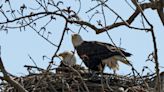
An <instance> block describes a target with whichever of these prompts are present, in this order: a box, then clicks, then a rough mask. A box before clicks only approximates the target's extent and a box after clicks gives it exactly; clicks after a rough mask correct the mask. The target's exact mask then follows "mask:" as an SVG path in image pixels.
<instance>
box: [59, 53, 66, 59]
mask: <svg viewBox="0 0 164 92" xmlns="http://www.w3.org/2000/svg"><path fill="white" fill-rule="evenodd" d="M58 56H60V57H62V58H64V57H65V56H66V54H65V53H60V54H59V55H58Z"/></svg>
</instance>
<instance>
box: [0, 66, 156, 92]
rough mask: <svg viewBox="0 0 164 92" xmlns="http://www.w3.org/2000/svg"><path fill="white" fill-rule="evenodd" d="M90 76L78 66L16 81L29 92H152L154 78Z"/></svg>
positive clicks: (5, 88) (8, 91)
mask: <svg viewBox="0 0 164 92" xmlns="http://www.w3.org/2000/svg"><path fill="white" fill-rule="evenodd" d="M72 69H73V70H72ZM91 76H92V75H91V74H90V73H89V72H88V70H86V69H85V68H84V67H81V66H79V65H76V66H74V67H72V68H70V67H59V68H57V69H56V71H46V70H44V71H42V72H41V73H32V74H29V75H27V76H23V77H15V78H14V80H16V81H18V82H19V83H20V84H21V85H22V86H23V87H24V88H25V89H26V90H28V91H29V92H87V91H89V92H102V89H103V90H104V91H105V92H150V90H151V89H152V88H151V85H152V83H153V78H154V76H152V75H151V76H145V77H142V78H139V77H134V76H121V75H114V74H105V73H104V74H103V76H101V75H97V76H96V77H92V78H91ZM146 84H148V85H146ZM147 86H149V87H147ZM0 88H1V90H2V92H18V91H17V90H16V89H15V88H14V87H12V85H10V84H8V83H6V82H2V83H1V86H0ZM152 92H153V91H152Z"/></svg>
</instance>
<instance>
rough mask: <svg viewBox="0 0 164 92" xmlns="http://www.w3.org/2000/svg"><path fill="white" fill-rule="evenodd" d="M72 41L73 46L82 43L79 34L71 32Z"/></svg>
mask: <svg viewBox="0 0 164 92" xmlns="http://www.w3.org/2000/svg"><path fill="white" fill-rule="evenodd" d="M72 43H73V46H74V47H76V46H79V45H80V44H82V43H83V38H82V37H81V36H80V35H79V34H73V35H72Z"/></svg>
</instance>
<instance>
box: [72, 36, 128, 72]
mask: <svg viewBox="0 0 164 92" xmlns="http://www.w3.org/2000/svg"><path fill="white" fill-rule="evenodd" d="M72 43H73V46H74V47H75V49H76V51H77V53H78V55H79V57H80V58H81V59H82V60H83V62H84V64H85V65H86V66H87V67H88V68H89V69H90V70H94V71H103V70H104V66H105V65H107V66H108V67H109V68H110V69H113V70H118V68H119V65H118V62H117V61H121V62H123V63H124V64H127V65H130V63H129V61H127V60H126V59H125V57H124V56H126V57H129V56H131V54H130V53H128V52H125V51H124V50H123V49H121V48H119V47H117V48H116V47H115V46H113V45H111V44H109V43H103V42H98V41H84V40H83V39H82V37H81V36H80V35H78V34H73V35H72ZM118 48H119V49H120V51H121V52H122V53H123V54H124V56H123V55H122V54H121V53H120V51H119V50H118Z"/></svg>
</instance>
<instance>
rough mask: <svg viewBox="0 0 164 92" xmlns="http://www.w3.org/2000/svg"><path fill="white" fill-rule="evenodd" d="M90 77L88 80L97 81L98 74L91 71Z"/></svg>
mask: <svg viewBox="0 0 164 92" xmlns="http://www.w3.org/2000/svg"><path fill="white" fill-rule="evenodd" d="M91 72H92V73H91V77H90V78H89V79H90V80H92V79H97V78H98V72H97V71H91Z"/></svg>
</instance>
